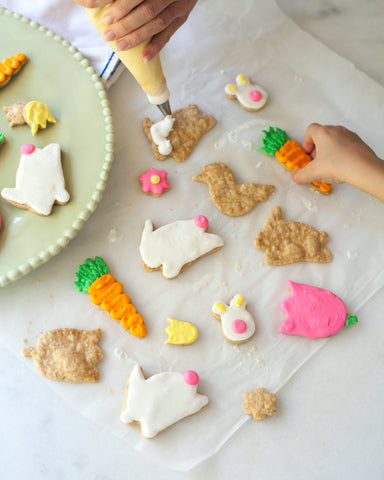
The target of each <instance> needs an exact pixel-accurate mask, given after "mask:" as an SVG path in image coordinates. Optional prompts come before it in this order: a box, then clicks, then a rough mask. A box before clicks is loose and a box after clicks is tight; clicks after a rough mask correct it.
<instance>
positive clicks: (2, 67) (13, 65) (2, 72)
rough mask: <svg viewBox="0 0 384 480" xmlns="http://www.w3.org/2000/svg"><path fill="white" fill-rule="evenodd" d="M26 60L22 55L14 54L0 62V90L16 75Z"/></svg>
mask: <svg viewBox="0 0 384 480" xmlns="http://www.w3.org/2000/svg"><path fill="white" fill-rule="evenodd" d="M27 60H28V57H27V56H26V55H25V54H24V53H15V54H13V55H11V56H10V57H8V58H5V59H4V60H2V61H1V62H0V88H1V87H4V86H5V85H6V84H7V83H8V82H9V81H10V80H11V78H12V77H13V76H14V75H16V73H17V72H18V71H19V70H20V69H21V67H22V66H23V65H24V64H25V63H26V62H27Z"/></svg>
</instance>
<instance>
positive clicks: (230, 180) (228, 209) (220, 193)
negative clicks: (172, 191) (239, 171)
mask: <svg viewBox="0 0 384 480" xmlns="http://www.w3.org/2000/svg"><path fill="white" fill-rule="evenodd" d="M192 179H193V180H196V181H197V182H203V183H206V184H208V185H209V194H210V196H211V199H212V202H213V203H214V205H215V206H216V208H217V209H218V210H220V212H221V213H224V215H228V216H230V217H238V216H240V215H245V214H246V213H248V212H249V211H251V210H252V209H253V207H254V206H255V205H256V204H257V203H259V202H264V201H265V200H266V199H267V198H268V195H269V194H271V193H272V192H273V191H274V189H275V187H274V186H273V185H262V184H259V183H243V184H240V183H236V182H235V179H234V177H233V174H232V170H231V169H230V168H229V167H228V166H227V165H225V164H224V163H220V162H216V163H210V164H209V165H205V166H204V167H203V168H202V169H201V170H200V173H199V174H198V175H195V176H194V177H192Z"/></svg>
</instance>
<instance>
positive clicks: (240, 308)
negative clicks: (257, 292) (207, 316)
mask: <svg viewBox="0 0 384 480" xmlns="http://www.w3.org/2000/svg"><path fill="white" fill-rule="evenodd" d="M212 315H213V316H214V318H216V319H217V320H221V329H222V332H223V335H224V337H225V339H226V340H228V342H231V343H244V342H247V341H248V340H249V339H250V338H251V337H253V335H254V333H255V321H254V320H253V318H252V316H251V314H250V313H249V312H248V310H247V301H246V300H245V298H244V297H243V296H242V295H235V296H234V297H233V298H232V300H231V301H230V303H229V305H226V304H225V303H222V302H215V303H214V304H213V307H212Z"/></svg>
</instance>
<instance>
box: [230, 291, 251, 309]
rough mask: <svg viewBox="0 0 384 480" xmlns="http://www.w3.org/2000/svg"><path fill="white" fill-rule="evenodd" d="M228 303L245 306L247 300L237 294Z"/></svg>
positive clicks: (237, 306)
mask: <svg viewBox="0 0 384 480" xmlns="http://www.w3.org/2000/svg"><path fill="white" fill-rule="evenodd" d="M230 305H231V306H234V307H236V308H240V307H246V306H247V301H246V300H245V298H244V297H243V296H242V295H239V294H237V295H235V296H234V297H233V298H232V300H231V303H230Z"/></svg>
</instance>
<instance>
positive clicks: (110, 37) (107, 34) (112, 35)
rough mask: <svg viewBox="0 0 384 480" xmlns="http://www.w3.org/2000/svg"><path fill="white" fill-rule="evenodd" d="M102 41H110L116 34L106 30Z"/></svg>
mask: <svg viewBox="0 0 384 480" xmlns="http://www.w3.org/2000/svg"><path fill="white" fill-rule="evenodd" d="M103 38H104V41H106V42H111V41H112V40H114V39H115V38H116V35H115V34H114V33H113V32H107V33H105V34H104V37H103Z"/></svg>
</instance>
